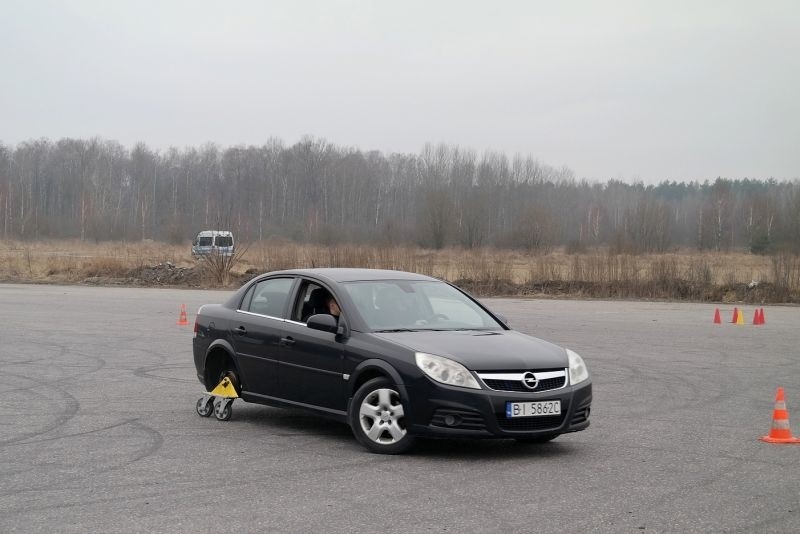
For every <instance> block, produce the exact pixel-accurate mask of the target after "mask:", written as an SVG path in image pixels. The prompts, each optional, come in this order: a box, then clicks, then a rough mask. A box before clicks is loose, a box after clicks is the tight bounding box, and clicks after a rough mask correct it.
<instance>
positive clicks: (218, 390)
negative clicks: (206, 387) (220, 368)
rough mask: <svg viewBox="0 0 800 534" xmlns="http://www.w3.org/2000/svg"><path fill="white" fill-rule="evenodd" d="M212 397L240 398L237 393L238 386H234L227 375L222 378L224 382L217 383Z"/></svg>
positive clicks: (211, 393)
mask: <svg viewBox="0 0 800 534" xmlns="http://www.w3.org/2000/svg"><path fill="white" fill-rule="evenodd" d="M209 395H211V396H212V397H222V398H224V399H238V398H239V395H238V394H237V393H236V388H234V387H233V384H231V381H230V379H229V378H228V377H227V376H226V377H225V378H223V379H222V382H220V383H219V384H217V387H215V388H214V389H213V390H212V391H211V392H210V393H209Z"/></svg>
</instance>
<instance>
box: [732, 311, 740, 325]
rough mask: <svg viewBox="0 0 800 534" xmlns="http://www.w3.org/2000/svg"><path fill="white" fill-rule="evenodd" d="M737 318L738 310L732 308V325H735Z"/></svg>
mask: <svg viewBox="0 0 800 534" xmlns="http://www.w3.org/2000/svg"><path fill="white" fill-rule="evenodd" d="M738 318H739V308H734V309H733V319H731V322H732V323H733V324H736V319H738Z"/></svg>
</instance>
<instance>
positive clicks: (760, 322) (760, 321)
mask: <svg viewBox="0 0 800 534" xmlns="http://www.w3.org/2000/svg"><path fill="white" fill-rule="evenodd" d="M758 324H767V320H766V319H764V308H761V311H760V317H759V318H758Z"/></svg>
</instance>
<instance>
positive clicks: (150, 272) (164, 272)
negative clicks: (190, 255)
mask: <svg viewBox="0 0 800 534" xmlns="http://www.w3.org/2000/svg"><path fill="white" fill-rule="evenodd" d="M126 275H127V276H124V277H110V276H92V277H89V278H86V279H84V280H83V283H84V284H89V285H125V286H146V287H157V286H175V287H202V283H201V276H200V273H199V272H198V269H196V268H195V267H178V266H177V265H175V264H174V263H171V262H168V261H167V262H164V263H159V264H158V265H152V266H143V267H137V268H135V269H131V270H129V271H128V272H127V273H126Z"/></svg>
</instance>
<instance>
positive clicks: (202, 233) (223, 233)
mask: <svg viewBox="0 0 800 534" xmlns="http://www.w3.org/2000/svg"><path fill="white" fill-rule="evenodd" d="M197 235H199V236H200V237H214V236H218V235H221V236H228V235H233V233H232V232H231V231H230V230H201V231H200V232H198V233H197Z"/></svg>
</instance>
